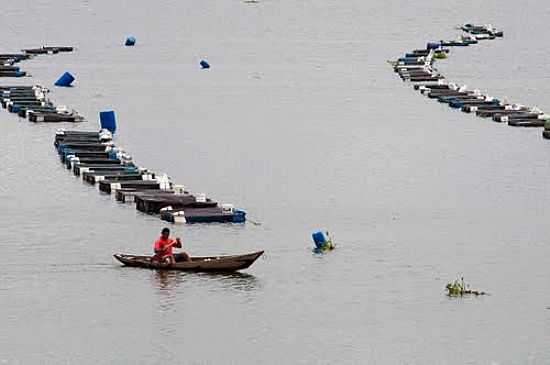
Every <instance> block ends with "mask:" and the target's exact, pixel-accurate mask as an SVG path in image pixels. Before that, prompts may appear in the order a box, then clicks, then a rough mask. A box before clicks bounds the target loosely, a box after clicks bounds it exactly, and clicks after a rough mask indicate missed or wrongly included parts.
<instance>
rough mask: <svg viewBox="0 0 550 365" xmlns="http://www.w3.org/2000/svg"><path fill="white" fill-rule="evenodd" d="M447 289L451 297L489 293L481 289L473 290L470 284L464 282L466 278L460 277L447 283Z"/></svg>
mask: <svg viewBox="0 0 550 365" xmlns="http://www.w3.org/2000/svg"><path fill="white" fill-rule="evenodd" d="M445 289H447V295H448V296H450V297H461V296H464V295H469V294H471V295H475V296H478V295H487V293H486V292H483V291H480V290H473V289H470V285H468V284H466V283H464V278H463V277H462V278H460V279H459V280H455V281H451V282H450V283H447V286H446V287H445Z"/></svg>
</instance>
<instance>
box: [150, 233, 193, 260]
mask: <svg viewBox="0 0 550 365" xmlns="http://www.w3.org/2000/svg"><path fill="white" fill-rule="evenodd" d="M174 247H177V248H181V247H182V244H181V240H180V238H179V237H176V239H175V240H173V239H171V238H170V230H169V229H168V228H163V229H162V231H161V234H160V237H159V238H158V239H157V240H156V241H155V243H154V245H153V248H154V250H155V256H153V261H158V262H161V263H162V264H166V265H172V264H174V263H175V262H176V259H175V258H174V253H173V248H174ZM178 256H179V257H178V258H179V259H180V260H178V261H189V255H188V254H187V253H185V252H182V253H181V254H178Z"/></svg>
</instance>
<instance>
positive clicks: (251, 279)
mask: <svg viewBox="0 0 550 365" xmlns="http://www.w3.org/2000/svg"><path fill="white" fill-rule="evenodd" d="M199 275H200V277H201V278H204V279H206V280H207V281H214V282H216V283H220V284H221V285H222V287H223V288H224V289H236V290H243V291H252V290H255V289H258V288H260V281H259V279H258V278H256V277H255V276H254V275H251V274H246V273H241V272H233V273H218V274H208V273H201V274H199Z"/></svg>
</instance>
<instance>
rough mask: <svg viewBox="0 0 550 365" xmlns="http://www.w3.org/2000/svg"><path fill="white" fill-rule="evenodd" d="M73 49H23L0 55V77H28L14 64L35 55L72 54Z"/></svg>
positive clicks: (47, 47) (45, 47) (46, 47)
mask: <svg viewBox="0 0 550 365" xmlns="http://www.w3.org/2000/svg"><path fill="white" fill-rule="evenodd" d="M72 51H73V47H65V46H63V47H49V46H44V47H40V48H29V49H23V50H22V53H3V54H0V77H23V76H28V74H27V72H26V71H23V70H21V68H20V67H19V66H16V65H15V64H16V63H19V62H21V61H25V60H28V59H30V58H32V57H34V56H35V55H41V54H57V53H59V52H72Z"/></svg>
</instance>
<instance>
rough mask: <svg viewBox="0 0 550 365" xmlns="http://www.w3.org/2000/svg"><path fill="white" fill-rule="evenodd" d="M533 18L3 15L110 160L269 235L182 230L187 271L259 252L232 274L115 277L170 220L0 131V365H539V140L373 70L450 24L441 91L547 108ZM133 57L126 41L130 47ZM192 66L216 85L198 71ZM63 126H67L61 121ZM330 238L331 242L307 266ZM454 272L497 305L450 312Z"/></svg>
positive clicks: (85, 8) (544, 201)
mask: <svg viewBox="0 0 550 365" xmlns="http://www.w3.org/2000/svg"><path fill="white" fill-rule="evenodd" d="M549 15H550V8H549V7H548V4H547V2H546V1H542V0H541V1H527V2H517V1H492V0H491V1H487V2H484V3H483V5H480V3H479V2H477V1H469V0H467V1H460V2H440V1H432V0H427V1H421V2H402V1H397V0H389V1H384V2H379V1H356V0H352V1H347V2H341V1H332V0H331V1H269V0H265V1H260V2H259V3H257V4H247V3H243V2H241V1H210V0H207V1H202V2H190V1H187V2H182V1H163V2H161V3H158V2H154V1H150V2H145V1H139V2H135V1H134V2H131V1H121V2H113V1H106V0H97V1H80V2H79V1H68V0H61V1H53V0H42V1H23V2H22V1H14V0H5V1H4V2H3V3H2V12H1V13H0V31H1V33H2V35H3V37H2V39H3V41H2V44H1V51H2V52H12V51H15V50H18V49H20V48H23V47H34V46H40V45H42V44H55V45H56V44H60V45H65V44H68V45H75V46H77V47H78V50H77V51H76V52H74V53H72V54H60V55H56V56H43V57H37V58H35V59H34V60H32V61H29V62H25V63H22V64H21V65H22V67H23V68H24V69H25V70H27V71H29V72H30V73H31V74H32V75H33V78H32V79H24V80H16V81H13V80H9V79H5V80H0V81H1V82H2V84H4V85H5V84H8V83H27V84H28V83H42V84H44V85H52V83H53V81H55V79H56V77H57V76H58V75H60V74H61V73H62V72H63V71H65V70H69V71H71V72H72V73H73V74H74V75H75V76H76V78H77V80H76V82H75V87H74V88H69V89H60V88H55V89H54V90H52V93H51V98H52V99H53V100H54V101H56V102H57V103H60V104H67V105H69V106H71V107H73V108H75V109H77V110H78V111H79V112H80V113H82V114H83V115H85V116H87V117H88V118H89V119H90V123H87V124H86V125H81V126H78V127H76V128H80V129H95V128H96V125H97V124H96V122H95V119H96V116H97V113H98V111H99V110H101V109H102V108H106V107H112V108H114V109H115V110H116V112H117V116H118V120H119V133H118V134H117V136H116V142H117V144H120V145H122V146H124V147H126V149H127V150H129V151H130V152H131V153H132V154H133V156H134V158H135V160H136V161H137V162H138V163H139V164H141V165H143V166H145V167H148V168H150V169H153V170H155V171H157V172H166V173H168V174H169V175H170V176H172V178H173V179H174V180H175V181H177V182H180V183H184V184H185V185H186V186H187V187H188V188H189V189H190V190H191V191H195V192H207V193H208V194H209V195H210V196H211V197H213V198H215V199H217V200H218V201H220V202H232V203H235V204H236V205H237V206H239V207H242V208H245V209H246V210H247V211H248V213H249V216H250V218H252V219H253V220H256V221H260V222H262V225H261V226H255V225H252V224H246V225H244V226H231V225H192V226H184V227H181V226H178V227H174V230H175V233H176V234H178V235H181V236H182V237H184V241H185V242H184V244H185V246H186V249H187V250H188V251H190V252H191V253H192V254H196V255H202V254H232V253H241V252H247V251H252V250H256V249H264V250H266V252H267V255H266V257H265V259H260V260H258V261H257V262H256V263H255V264H254V265H253V266H252V267H251V268H250V269H249V270H247V271H246V272H245V273H242V274H235V275H215V276H213V275H200V274H185V273H158V272H153V271H148V270H139V269H130V268H122V267H120V266H119V265H117V264H116V263H115V262H113V260H112V259H111V255H112V254H113V253H115V252H130V253H142V252H149V250H150V245H151V242H152V240H153V239H154V238H155V237H156V235H157V233H158V231H159V230H160V228H161V227H162V226H163V224H162V223H161V222H160V221H159V220H158V218H156V217H151V216H146V215H143V214H141V213H139V212H137V211H136V210H135V209H134V207H133V206H129V205H128V206H125V205H121V204H118V203H116V202H115V201H114V200H113V199H112V198H111V197H109V196H105V195H100V194H99V193H98V192H97V191H96V189H95V188H93V187H90V186H87V185H84V184H82V183H81V182H80V181H79V180H78V179H77V178H75V177H74V176H72V175H71V174H69V173H68V172H67V171H66V170H64V169H63V168H62V166H61V165H60V164H59V161H58V158H57V156H56V153H55V151H54V148H53V146H52V142H53V135H54V132H55V129H56V128H58V127H59V126H58V125H34V124H30V123H28V122H27V121H24V120H23V121H22V120H18V119H17V117H16V116H13V115H10V114H8V113H6V112H2V113H1V114H0V128H1V129H0V204H1V208H2V209H1V210H0V211H1V212H0V246H1V248H2V258H3V264H2V265H1V266H0V277H1V281H0V312H1V316H0V364H4V363H5V364H42V363H44V364H60V363H67V364H68V363H71V364H73V363H75V364H76V363H79V364H109V363H110V364H122V363H128V364H150V363H182V364H183V363H189V364H219V363H235V364H258V363H266V364H280V363H284V364H291V363H298V364H336V363H341V364H351V363H356V364H365V363H368V364H548V363H550V346H549V343H550V310H548V307H550V292H549V287H550V279H549V275H550V265H548V257H550V246H549V238H548V218H549V212H548V202H549V201H550V189H549V185H548V181H549V180H550V159H549V158H548V157H549V154H550V144H549V143H548V142H546V141H544V140H543V139H542V137H541V131H540V130H539V129H536V130H535V129H515V128H509V127H507V126H505V125H500V124H496V123H492V122H490V121H487V120H481V119H478V118H475V117H473V116H471V115H466V114H463V113H458V112H453V111H451V110H449V108H447V107H446V106H443V105H440V104H438V103H433V102H429V101H427V100H426V99H425V98H422V97H420V96H419V95H417V93H415V92H414V91H413V90H412V89H411V88H410V87H408V86H406V85H403V83H402V82H401V81H400V80H399V79H398V78H397V77H396V76H395V74H394V73H393V72H392V71H391V69H390V68H389V67H388V65H387V64H386V62H385V61H386V60H387V59H390V58H395V57H397V56H398V55H399V54H401V53H402V52H404V51H406V50H409V49H412V48H416V47H421V46H423V45H424V44H425V42H426V41H430V40H438V39H441V38H449V37H452V36H454V35H455V34H456V32H457V31H456V30H454V29H453V28H454V27H455V26H456V25H457V24H459V23H461V22H465V21H472V22H491V23H493V24H494V25H496V26H498V27H500V28H503V29H504V31H505V38H504V39H500V40H496V41H493V42H485V43H483V44H482V45H479V46H478V47H468V48H466V49H453V51H452V54H451V57H450V58H449V59H448V60H446V61H441V62H440V68H441V70H442V71H444V72H445V74H446V75H448V76H449V77H450V78H452V79H453V80H456V81H460V82H464V83H466V84H468V85H470V86H472V87H478V88H481V89H483V90H485V91H487V92H489V93H491V94H494V95H495V96H506V97H508V98H509V99H510V100H512V101H519V102H523V103H525V104H529V105H537V106H539V107H540V108H542V109H545V110H547V111H549V110H550V103H549V101H548V98H547V95H549V94H550V82H548V81H549V77H548V74H549V72H548V63H547V60H548V59H549V58H550V50H549V49H548V48H547V47H544V44H543V43H544V36H543V35H544V34H546V32H547V30H548V16H549ZM130 34H131V35H134V36H135V37H136V38H137V45H136V47H134V48H125V47H122V42H123V40H124V38H125V36H127V35H130ZM201 58H206V59H208V60H209V62H210V63H211V65H212V68H211V69H210V70H208V71H202V70H199V68H198V61H199V60H200V59H201ZM69 127H72V126H69ZM317 227H323V228H327V229H330V230H331V231H332V232H333V233H334V236H335V239H336V241H337V243H338V244H339V248H338V249H337V250H336V251H334V252H332V253H330V254H328V255H322V256H316V255H313V254H312V253H311V251H310V248H311V242H310V238H309V234H310V232H311V231H312V230H313V229H315V228H317ZM460 275H464V276H465V279H466V281H468V282H470V283H471V284H472V285H473V286H475V287H476V288H480V289H482V290H486V291H488V292H490V293H491V295H490V296H486V297H479V298H462V299H449V298H448V297H446V296H445V295H444V286H445V284H446V282H447V281H449V280H451V279H454V278H456V277H459V276H460Z"/></svg>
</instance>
